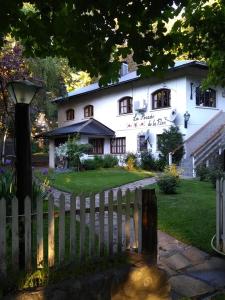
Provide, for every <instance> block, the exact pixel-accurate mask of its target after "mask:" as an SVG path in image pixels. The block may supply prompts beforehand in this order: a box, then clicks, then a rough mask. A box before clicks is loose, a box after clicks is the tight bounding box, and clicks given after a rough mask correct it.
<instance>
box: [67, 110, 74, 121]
mask: <svg viewBox="0 0 225 300" xmlns="http://www.w3.org/2000/svg"><path fill="white" fill-rule="evenodd" d="M66 120H67V121H70V120H74V109H68V110H67V111H66Z"/></svg>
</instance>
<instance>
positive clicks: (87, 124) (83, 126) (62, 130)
mask: <svg viewBox="0 0 225 300" xmlns="http://www.w3.org/2000/svg"><path fill="white" fill-rule="evenodd" d="M73 134H82V135H93V136H107V137H113V136H114V135H115V132H114V131H113V130H112V129H110V128H108V127H107V126H105V125H103V124H102V123H100V122H99V121H97V120H95V119H89V120H87V121H83V122H80V123H75V124H72V125H69V126H65V127H59V128H56V129H54V130H52V131H48V132H44V133H42V134H39V135H38V136H36V137H45V138H54V137H63V136H67V135H73Z"/></svg>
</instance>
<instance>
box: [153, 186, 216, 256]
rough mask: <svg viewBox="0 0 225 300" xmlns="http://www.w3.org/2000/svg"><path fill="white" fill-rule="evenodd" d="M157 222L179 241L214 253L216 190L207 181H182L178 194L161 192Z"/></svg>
mask: <svg viewBox="0 0 225 300" xmlns="http://www.w3.org/2000/svg"><path fill="white" fill-rule="evenodd" d="M156 192H157V199H158V222H159V228H160V229H161V230H162V231H165V232H167V233H168V234H171V235H172V236H174V237H176V238H177V239H178V240H180V241H183V242H185V243H188V244H191V245H193V246H196V247H198V248H200V249H202V250H204V251H207V252H212V249H211V246H210V242H211V238H212V237H213V235H214V234H215V230H216V228H215V226H216V225H215V224H216V192H215V189H213V188H212V185H211V184H210V183H208V182H201V181H197V180H182V181H181V185H180V187H179V188H178V192H177V194H175V195H164V194H162V193H160V192H159V191H158V189H157V188H156Z"/></svg>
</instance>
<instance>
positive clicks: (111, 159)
mask: <svg viewBox="0 0 225 300" xmlns="http://www.w3.org/2000/svg"><path fill="white" fill-rule="evenodd" d="M117 165H118V158H117V157H116V156H113V155H111V154H106V155H104V157H103V168H113V167H115V166H117Z"/></svg>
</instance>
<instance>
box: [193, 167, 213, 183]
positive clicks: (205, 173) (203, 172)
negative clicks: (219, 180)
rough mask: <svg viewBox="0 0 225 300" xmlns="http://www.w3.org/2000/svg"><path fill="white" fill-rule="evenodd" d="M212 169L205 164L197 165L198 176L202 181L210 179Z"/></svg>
mask: <svg viewBox="0 0 225 300" xmlns="http://www.w3.org/2000/svg"><path fill="white" fill-rule="evenodd" d="M209 174H210V169H209V168H208V167H206V166H205V165H203V164H200V165H199V166H197V167H196V176H197V177H198V178H199V180H200V181H205V180H206V181H207V180H209Z"/></svg>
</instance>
